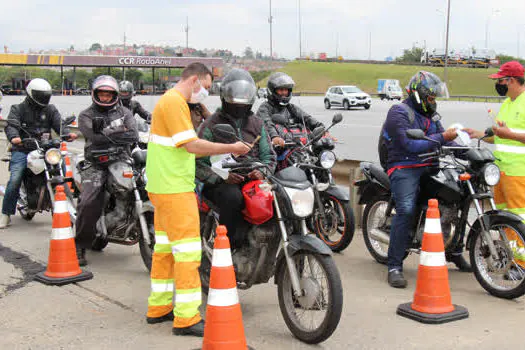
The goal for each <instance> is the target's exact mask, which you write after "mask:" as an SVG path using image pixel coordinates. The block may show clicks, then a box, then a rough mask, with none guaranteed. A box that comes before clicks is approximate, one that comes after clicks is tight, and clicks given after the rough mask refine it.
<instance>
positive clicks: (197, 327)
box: [172, 320, 204, 337]
mask: <svg viewBox="0 0 525 350" xmlns="http://www.w3.org/2000/svg"><path fill="white" fill-rule="evenodd" d="M172 332H173V335H193V336H195V337H204V321H203V320H201V321H200V322H199V323H196V324H194V325H193V326H189V327H184V328H175V327H174V328H173V330H172Z"/></svg>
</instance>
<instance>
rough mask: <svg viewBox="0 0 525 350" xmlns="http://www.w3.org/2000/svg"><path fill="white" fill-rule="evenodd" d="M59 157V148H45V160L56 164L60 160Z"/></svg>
mask: <svg viewBox="0 0 525 350" xmlns="http://www.w3.org/2000/svg"><path fill="white" fill-rule="evenodd" d="M60 159H62V154H61V153H60V150H58V149H56V148H51V149H48V150H47V152H46V162H48V163H49V164H51V165H57V164H58V163H59V162H60Z"/></svg>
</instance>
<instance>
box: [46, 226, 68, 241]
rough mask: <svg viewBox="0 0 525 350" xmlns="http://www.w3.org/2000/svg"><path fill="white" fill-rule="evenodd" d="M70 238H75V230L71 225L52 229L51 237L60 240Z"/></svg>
mask: <svg viewBox="0 0 525 350" xmlns="http://www.w3.org/2000/svg"><path fill="white" fill-rule="evenodd" d="M70 238H74V236H73V230H71V227H63V228H53V229H52V230H51V239H54V240H60V239H70Z"/></svg>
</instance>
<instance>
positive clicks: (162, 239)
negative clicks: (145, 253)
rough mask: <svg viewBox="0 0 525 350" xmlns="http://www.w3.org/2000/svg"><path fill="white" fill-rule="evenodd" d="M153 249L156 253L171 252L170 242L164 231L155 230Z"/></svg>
mask: <svg viewBox="0 0 525 350" xmlns="http://www.w3.org/2000/svg"><path fill="white" fill-rule="evenodd" d="M153 250H154V251H155V252H156V253H165V254H171V244H170V240H169V238H168V234H167V233H166V232H164V231H155V247H154V248H153Z"/></svg>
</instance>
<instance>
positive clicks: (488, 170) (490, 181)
mask: <svg viewBox="0 0 525 350" xmlns="http://www.w3.org/2000/svg"><path fill="white" fill-rule="evenodd" d="M500 176H501V174H500V171H499V167H498V166H497V165H496V164H487V165H486V166H485V167H484V168H483V179H484V180H485V183H486V184H487V185H489V186H496V185H497V184H498V182H499V179H500Z"/></svg>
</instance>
